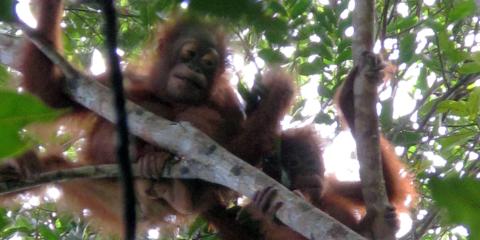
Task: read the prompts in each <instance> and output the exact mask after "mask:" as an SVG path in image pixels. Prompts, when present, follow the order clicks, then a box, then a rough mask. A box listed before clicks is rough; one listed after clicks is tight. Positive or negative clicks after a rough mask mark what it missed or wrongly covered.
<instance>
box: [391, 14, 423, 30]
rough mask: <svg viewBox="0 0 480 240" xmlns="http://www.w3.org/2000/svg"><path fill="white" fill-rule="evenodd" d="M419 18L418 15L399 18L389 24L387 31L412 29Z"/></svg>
mask: <svg viewBox="0 0 480 240" xmlns="http://www.w3.org/2000/svg"><path fill="white" fill-rule="evenodd" d="M417 22H418V18H417V16H411V17H406V18H399V19H398V20H397V21H395V22H394V23H392V24H389V25H388V27H387V32H389V33H391V32H401V31H404V30H407V29H410V28H411V27H413V26H414V25H415V24H417Z"/></svg>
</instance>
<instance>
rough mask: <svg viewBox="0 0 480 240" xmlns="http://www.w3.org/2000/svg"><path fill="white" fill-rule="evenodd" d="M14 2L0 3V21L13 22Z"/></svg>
mask: <svg viewBox="0 0 480 240" xmlns="http://www.w3.org/2000/svg"><path fill="white" fill-rule="evenodd" d="M16 2H17V1H16V0H1V1H0V21H5V22H13V21H14V20H15V17H16V15H15V4H16Z"/></svg>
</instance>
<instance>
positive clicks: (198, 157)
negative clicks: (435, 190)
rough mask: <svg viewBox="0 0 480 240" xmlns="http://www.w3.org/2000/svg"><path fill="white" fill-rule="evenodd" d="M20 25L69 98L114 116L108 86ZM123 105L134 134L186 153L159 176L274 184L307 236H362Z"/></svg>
mask: <svg viewBox="0 0 480 240" xmlns="http://www.w3.org/2000/svg"><path fill="white" fill-rule="evenodd" d="M19 26H20V28H21V29H22V30H23V31H24V33H25V35H26V37H28V38H29V39H30V40H31V41H32V42H33V43H34V44H35V45H36V46H37V47H38V48H39V49H40V50H41V51H42V52H43V53H44V54H45V55H46V56H47V57H48V58H50V59H51V60H52V62H54V63H55V64H56V65H57V66H58V67H59V68H60V69H61V70H62V71H63V72H64V74H65V76H66V78H67V84H66V89H65V91H66V92H67V93H68V94H69V95H70V96H71V97H72V99H74V100H75V101H77V102H78V103H80V104H82V105H83V106H85V107H87V108H88V109H90V110H92V111H94V112H96V113H97V114H99V115H100V116H102V117H104V118H106V119H107V120H109V121H113V120H114V111H113V109H112V107H111V106H112V105H113V104H112V99H113V98H112V95H111V91H110V89H108V88H107V87H105V86H102V85H100V84H99V83H97V82H95V81H93V80H91V79H89V78H88V77H86V76H83V74H81V73H79V72H78V71H76V70H75V69H74V68H73V67H72V66H71V65H70V64H69V63H68V62H67V61H66V60H65V59H64V58H63V57H62V56H60V55H59V54H58V53H57V52H56V51H55V49H53V48H51V47H50V46H49V45H48V44H46V43H45V42H44V41H42V39H41V38H39V37H38V36H36V34H35V32H34V30H32V29H30V28H29V27H28V26H26V25H24V24H19ZM126 108H127V113H128V119H129V120H130V121H129V122H130V131H131V133H132V134H134V135H136V136H139V137H141V138H142V139H144V140H146V141H148V142H149V143H151V144H155V145H158V146H161V147H162V148H165V149H167V150H168V151H171V152H172V153H176V154H179V155H182V156H184V157H185V160H182V161H179V162H178V163H176V164H174V165H172V166H171V167H169V168H166V169H165V170H164V172H163V174H162V177H169V178H197V179H202V180H205V181H209V182H213V183H217V184H221V185H224V186H226V187H228V188H230V189H233V190H235V191H237V192H239V193H241V194H243V195H246V196H248V197H251V196H253V194H254V193H255V191H257V190H260V189H264V188H265V187H266V186H274V187H275V188H277V189H278V190H279V196H278V197H279V200H280V201H283V202H284V206H283V207H282V208H281V209H280V210H279V211H278V213H277V217H278V218H279V219H280V220H281V221H282V222H283V223H285V224H286V225H288V226H289V227H291V228H292V229H294V230H295V231H297V232H299V233H301V234H302V235H304V236H305V237H307V238H310V239H364V238H363V237H361V236H360V235H358V234H357V233H355V232H353V231H352V230H351V229H349V228H347V227H345V226H344V225H342V224H340V223H339V222H337V221H336V220H335V219H333V218H331V217H330V216H328V215H327V214H325V213H323V212H322V211H320V210H319V209H317V208H315V207H313V206H312V205H310V204H309V203H307V202H305V201H304V200H303V199H301V198H300V197H298V196H297V195H296V194H294V193H292V192H291V191H289V190H288V189H287V188H285V187H284V186H283V185H281V184H279V183H278V182H276V181H275V180H273V179H272V178H270V177H268V176H267V175H265V174H264V173H263V172H261V171H259V170H258V169H256V168H254V167H253V166H250V165H249V164H247V163H246V162H244V161H243V160H241V159H239V158H238V157H235V156H234V155H232V154H231V153H229V152H228V151H226V150H225V149H224V148H222V147H221V146H220V145H218V144H217V143H215V142H214V141H213V140H211V139H210V138H209V137H208V136H207V135H205V134H204V133H202V132H200V131H199V130H197V129H195V128H193V127H192V126H191V125H190V124H189V123H186V122H180V123H177V122H171V121H168V120H165V119H163V118H161V117H159V116H156V115H154V114H152V113H150V112H148V111H145V110H144V109H142V108H141V107H140V106H138V105H136V104H134V103H132V102H130V101H127V104H126ZM95 169H97V170H95ZM93 171H98V168H95V167H94V170H93ZM98 173H99V174H100V173H103V172H98ZM52 174H55V173H52ZM60 175H61V174H60ZM100 175H102V174H100ZM106 175H108V174H106ZM108 176H109V175H108Z"/></svg>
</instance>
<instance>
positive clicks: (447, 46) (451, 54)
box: [437, 31, 468, 63]
mask: <svg viewBox="0 0 480 240" xmlns="http://www.w3.org/2000/svg"><path fill="white" fill-rule="evenodd" d="M437 36H438V42H439V47H440V49H441V50H442V52H443V53H445V55H446V56H447V57H448V59H449V60H450V61H452V62H455V63H457V62H461V61H463V60H465V59H467V57H468V54H467V53H466V52H463V51H460V50H458V49H457V48H456V47H455V43H454V42H453V41H451V40H450V39H448V35H447V33H446V32H445V31H440V33H438V35H437Z"/></svg>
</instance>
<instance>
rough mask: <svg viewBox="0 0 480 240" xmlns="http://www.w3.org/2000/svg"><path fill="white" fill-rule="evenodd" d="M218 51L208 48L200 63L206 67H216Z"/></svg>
mask: <svg viewBox="0 0 480 240" xmlns="http://www.w3.org/2000/svg"><path fill="white" fill-rule="evenodd" d="M217 63H218V53H217V51H215V50H210V51H209V52H208V53H207V54H205V55H203V57H202V65H203V66H204V67H206V68H209V69H213V68H216V67H217Z"/></svg>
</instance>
